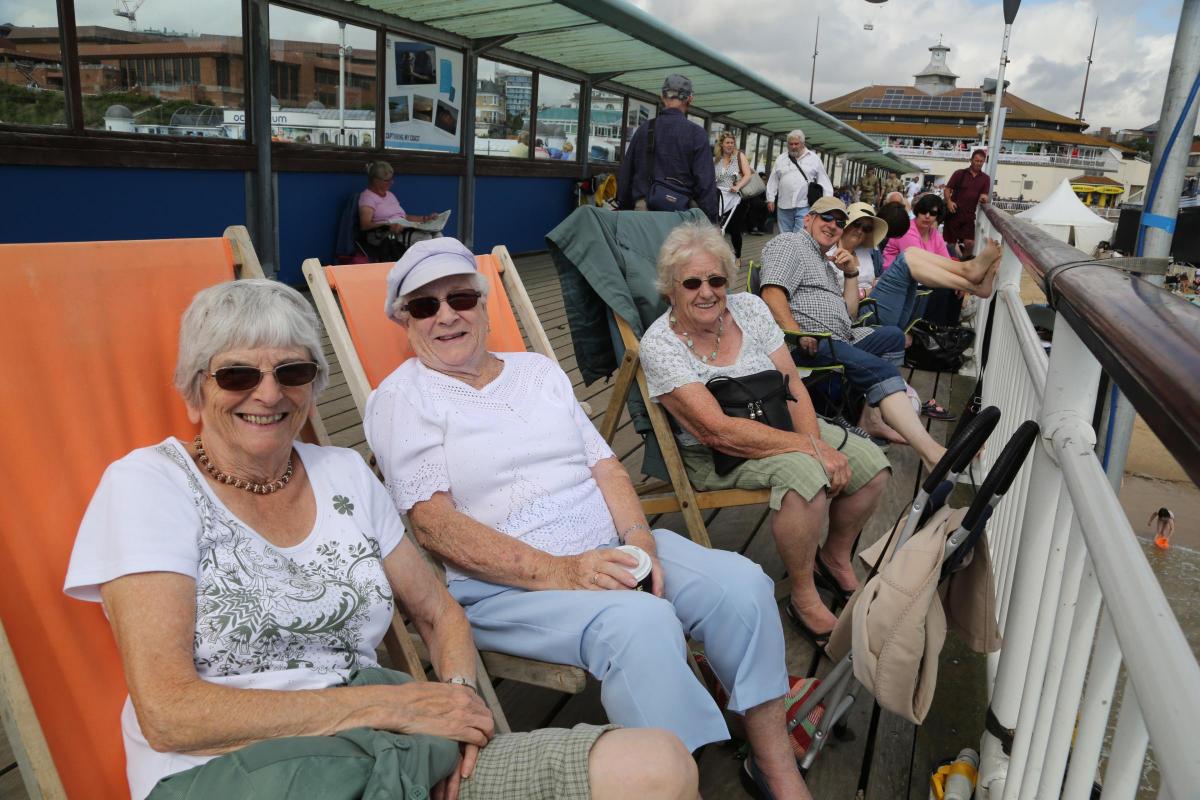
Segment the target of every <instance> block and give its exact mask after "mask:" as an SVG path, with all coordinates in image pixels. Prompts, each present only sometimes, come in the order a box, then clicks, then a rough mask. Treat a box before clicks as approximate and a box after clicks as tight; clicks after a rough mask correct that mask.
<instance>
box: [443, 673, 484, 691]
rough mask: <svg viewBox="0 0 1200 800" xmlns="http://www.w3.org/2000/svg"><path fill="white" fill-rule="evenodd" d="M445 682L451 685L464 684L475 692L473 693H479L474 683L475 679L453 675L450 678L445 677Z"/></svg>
mask: <svg viewBox="0 0 1200 800" xmlns="http://www.w3.org/2000/svg"><path fill="white" fill-rule="evenodd" d="M446 683H449V684H451V685H452V686H465V687H467V688H468V689H470V690H471V691H473V692H475V694H479V687H477V686H476V685H475V681H473V680H471V679H470V678H467V677H465V676H463V675H455V676H454V677H452V678H446Z"/></svg>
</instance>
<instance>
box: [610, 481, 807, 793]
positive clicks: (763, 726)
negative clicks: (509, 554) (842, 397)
mask: <svg viewBox="0 0 1200 800" xmlns="http://www.w3.org/2000/svg"><path fill="white" fill-rule="evenodd" d="M788 494H795V493H794V492H788ZM810 574H811V572H810ZM745 720H746V738H748V739H749V740H750V749H751V750H752V751H753V752H754V762H755V763H756V764H757V765H758V769H759V771H760V772H762V775H763V777H764V778H766V781H767V784H768V785H769V786H770V787H771V794H773V795H775V796H776V797H777V798H780V800H782V799H783V798H785V797H786V798H795V800H812V795H811V794H809V791H808V787H807V786H805V785H804V779H803V778H801V777H800V770H799V768H797V766H796V754H795V753H794V752H792V744H791V742H790V741H788V737H787V716H786V714H785V713H784V709H783V698H782V697H780V698H777V699H775V700H768V701H767V702H765V703H763V704H761V705H757V706H755V707H754V708H752V709H750V710H749V711H747V712H746V716H745ZM626 796H628V794H627V795H626Z"/></svg>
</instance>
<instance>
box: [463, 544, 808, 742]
mask: <svg viewBox="0 0 1200 800" xmlns="http://www.w3.org/2000/svg"><path fill="white" fill-rule="evenodd" d="M654 538H655V541H656V542H657V545H658V558H659V562H660V563H661V564H662V567H663V573H664V578H665V586H664V595H665V598H658V597H655V596H654V595H652V594H650V593H649V592H635V591H621V590H610V591H585V590H577V591H570V590H548V591H525V590H523V589H514V588H512V587H508V586H500V585H497V584H493V583H487V582H485V581H480V580H475V579H471V578H468V579H466V580H456V581H451V583H450V587H449V588H450V593H451V594H453V595H454V597H455V599H457V600H458V601H459V602H460V603H461V604H462V605H463V607H464V608H466V611H467V618H468V619H469V620H470V621H471V629H472V632H473V633H474V635H475V644H476V645H477V646H478V647H479V648H480V649H481V650H494V651H498V652H501V653H509V654H512V655H518V656H525V657H528V658H536V659H540V660H542V661H553V662H557V663H559V664H573V665H574V666H577V667H581V668H583V669H586V670H587V671H588V672H590V673H591V674H592V675H594V676H595V677H596V678H597V679H599V680H600V682H601V685H600V699H601V702H602V703H603V704H604V710H605V711H606V712H607V713H608V718H609V720H610V721H611V722H614V723H616V724H618V725H624V726H626V727H633V728H666V729H667V730H670V731H672V732H674V733H675V734H676V735H678V736H679V738H680V739H682V740H683V743H684V744H685V745H686V746H687V748H688V749H689V750H695V749H696V748H698V747H700V746H702V745H705V744H708V743H710V742H719V741H724V740H725V739H728V738H729V730H728V729H727V728H726V726H725V721H724V719H722V717H721V711H720V709H718V708H717V704H716V703H715V702H714V701H713V699H712V696H711V695H709V693H708V692H707V691H706V690H705V688H704V686H703V685H701V683H700V682H699V681H698V680H697V679H696V676H695V675H694V674H693V673H692V671H691V669H690V667H689V666H688V663H687V660H686V658H687V651H686V640H687V639H688V638H692V639H696V640H697V641H701V642H704V645H705V648H704V649H705V654H706V655H707V657H708V660H709V663H710V664H711V665H712V668H713V671H714V672H715V673H716V674H717V677H718V678H719V679H720V681H721V684H722V686H724V687H725V689H726V691H727V692H728V693H729V697H730V699H729V710H730V711H733V712H735V713H744V712H745V711H746V710H748V709H751V708H754V707H755V706H757V705H760V704H762V703H765V702H767V701H768V700H773V699H775V698H778V697H782V696H783V695H784V694H785V693H786V692H787V688H788V677H787V665H786V663H785V660H784V658H785V656H784V643H783V628H782V626H781V625H780V621H779V609H778V608H777V607H776V605H775V592H774V584H773V583H772V582H771V579H770V578H768V577H767V576H766V575H764V574H763V571H762V569H761V568H760V567H759V566H758V565H757V564H755V563H754V562H753V561H750V560H749V559H746V558H743V557H742V556H739V555H738V554H736V553H730V552H728V551H724V550H710V549H708V548H706V547H701V546H700V545H698V544H695V543H694V542H692V541H691V540H690V539H685V538H684V537H682V536H679V535H678V534H675V533H672V532H671V531H667V530H656V531H654ZM615 543H616V542H615V541H614V542H613V544H615Z"/></svg>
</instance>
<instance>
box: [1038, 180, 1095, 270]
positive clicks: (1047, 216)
mask: <svg viewBox="0 0 1200 800" xmlns="http://www.w3.org/2000/svg"><path fill="white" fill-rule="evenodd" d="M1017 216H1018V217H1022V218H1023V219H1025V221H1026V222H1031V223H1033V224H1034V225H1036V226H1037V227H1039V228H1041V229H1042V230H1044V231H1045V232H1046V233H1048V234H1050V235H1051V236H1053V237H1054V238H1055V239H1058V240H1060V241H1063V242H1066V243H1068V244H1071V245H1074V246H1075V247H1077V248H1079V249H1080V250H1082V251H1083V252H1085V253H1087V254H1088V255H1091V254H1092V253H1093V252H1095V250H1096V245H1098V244H1099V243H1100V242H1103V241H1112V233H1113V227H1114V226H1113V223H1112V222H1110V221H1108V220H1106V219H1104V218H1102V217H1100V216H1098V215H1096V214H1095V213H1093V212H1092V211H1091V210H1090V209H1089V208H1088V207H1087V206H1085V205H1084V204H1083V203H1082V202H1081V201H1080V200H1079V198H1078V197H1077V196H1076V195H1075V192H1073V191H1071V184H1070V182H1069V181H1068V180H1067V179H1065V178H1064V179H1063V182H1062V183H1061V184H1059V186H1058V188H1057V189H1055V190H1054V191H1053V192H1051V193H1050V195H1049V196H1048V197H1047V198H1046V199H1045V200H1043V201H1042V202H1040V203H1038V204H1037V205H1036V206H1034V207H1033V208H1030V209H1027V210H1025V211H1022V212H1021V213H1020V214H1017Z"/></svg>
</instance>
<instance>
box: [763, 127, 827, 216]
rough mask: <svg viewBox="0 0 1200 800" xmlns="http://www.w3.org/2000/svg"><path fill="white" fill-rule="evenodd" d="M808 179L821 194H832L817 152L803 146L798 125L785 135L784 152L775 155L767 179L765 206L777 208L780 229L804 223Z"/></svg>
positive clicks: (801, 134) (802, 134)
mask: <svg viewBox="0 0 1200 800" xmlns="http://www.w3.org/2000/svg"><path fill="white" fill-rule="evenodd" d="M810 182H816V183H817V184H819V185H820V186H821V189H822V190H823V191H822V194H823V196H824V197H832V196H833V183H832V182H830V180H829V176H828V175H826V174H825V167H824V166H823V165H822V164H821V158H820V156H818V155H817V154H816V153H814V152H813V151H812V150H809V149H807V148H806V147H805V146H804V131H802V130H800V129H799V128H797V129H796V130H794V131H792V132H791V133H789V134H788V135H787V152H786V153H784V154H782V155H781V156H779V158H777V159H775V167H774V168H773V169H772V170H771V176H770V177H769V178H768V179H767V210H768V211H774V212H776V218H777V219H778V220H779V232H780V233H792V232H793V231H798V230H801V229H802V228H803V227H804V215H805V214H807V213H808V187H809V183H810Z"/></svg>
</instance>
